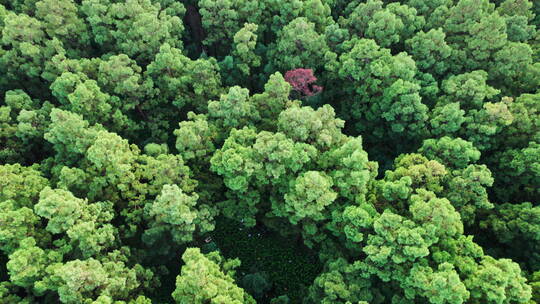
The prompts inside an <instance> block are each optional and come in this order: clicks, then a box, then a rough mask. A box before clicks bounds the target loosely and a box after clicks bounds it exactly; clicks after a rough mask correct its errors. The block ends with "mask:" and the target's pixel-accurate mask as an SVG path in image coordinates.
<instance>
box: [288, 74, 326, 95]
mask: <svg viewBox="0 0 540 304" xmlns="http://www.w3.org/2000/svg"><path fill="white" fill-rule="evenodd" d="M285 81H287V82H288V83H290V84H291V85H292V87H293V89H294V90H295V91H298V92H300V93H302V94H303V95H305V96H313V95H315V94H318V93H320V92H321V91H322V90H323V87H321V86H318V85H315V84H313V83H314V82H315V81H317V77H315V76H314V75H313V70H312V69H294V70H290V71H287V73H285Z"/></svg>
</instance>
